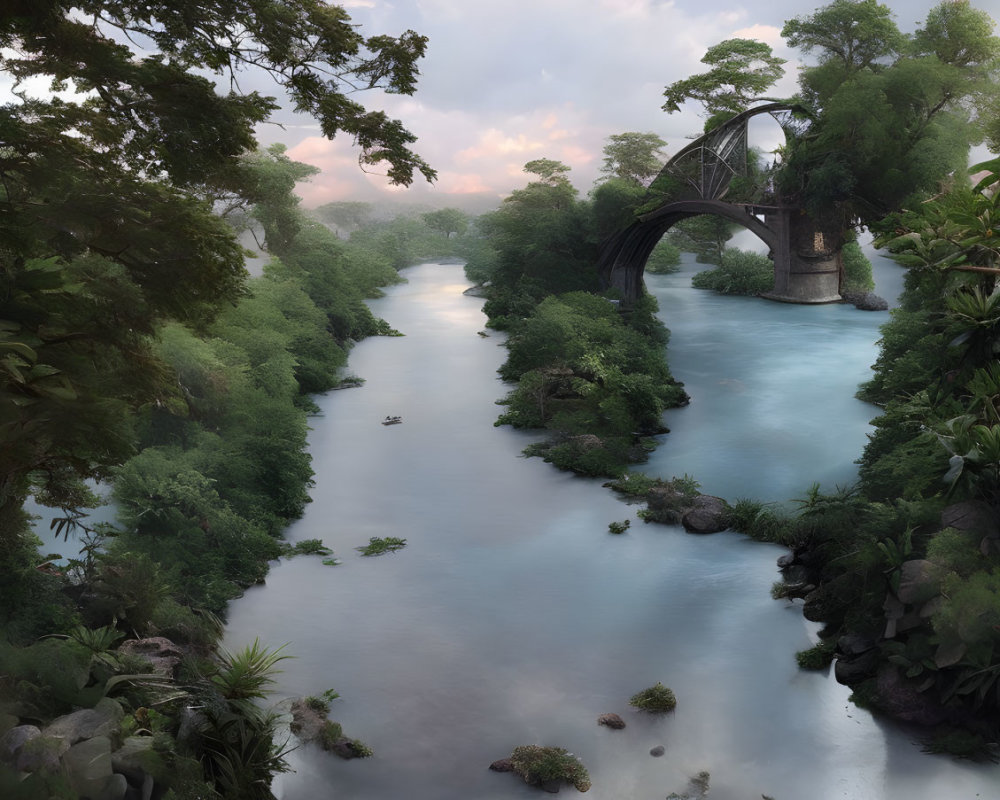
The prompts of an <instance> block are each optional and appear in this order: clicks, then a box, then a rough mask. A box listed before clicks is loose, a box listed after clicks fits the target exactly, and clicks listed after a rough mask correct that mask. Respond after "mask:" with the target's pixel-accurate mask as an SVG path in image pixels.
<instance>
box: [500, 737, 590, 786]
mask: <svg viewBox="0 0 1000 800" xmlns="http://www.w3.org/2000/svg"><path fill="white" fill-rule="evenodd" d="M510 765H511V767H512V769H513V771H514V772H516V773H517V774H518V775H520V776H521V777H522V778H524V782H525V783H528V784H531V785H532V786H541V787H543V788H548V787H550V786H552V785H553V784H554V785H555V787H556V790H557V791H558V784H559V782H561V781H565V782H566V783H569V784H571V785H572V786H573V787H574V788H576V789H577V790H578V791H581V792H586V791H587V790H588V789H589V788H590V775H589V774H588V773H587V768H586V767H584V766H583V764H582V763H581V762H580V760H579V759H578V758H577V757H576V756H574V755H573V754H572V753H569V752H567V750H566V749H565V748H563V747H542V746H540V745H536V744H529V745H522V746H521V747H515V748H514V752H513V753H511V754H510Z"/></svg>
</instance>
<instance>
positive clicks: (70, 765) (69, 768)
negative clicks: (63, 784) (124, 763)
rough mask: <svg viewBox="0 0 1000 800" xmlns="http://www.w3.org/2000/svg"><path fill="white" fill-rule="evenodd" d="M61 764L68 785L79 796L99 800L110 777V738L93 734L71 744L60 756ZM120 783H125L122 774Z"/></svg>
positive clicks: (122, 792)
mask: <svg viewBox="0 0 1000 800" xmlns="http://www.w3.org/2000/svg"><path fill="white" fill-rule="evenodd" d="M62 763H63V766H64V767H65V768H66V774H67V777H68V778H69V782H70V785H71V786H72V787H73V789H74V791H76V793H77V795H78V796H80V797H89V798H91V800H98V798H99V797H100V798H101V800H103V798H105V797H106V796H107V795H106V794H105V790H106V785H107V783H108V779H109V778H110V777H111V775H112V774H113V773H112V769H111V740H110V739H109V738H108V737H107V736H95V737H94V738H93V739H85V740H84V741H82V742H79V743H78V744H75V745H73V746H72V747H71V748H70V749H69V750H67V751H66V753H65V754H64V755H63V757H62ZM120 777H121V782H122V784H127V781H126V780H125V776H124V775H122V776H120ZM125 788H126V786H123V787H122V791H121V797H124V795H125Z"/></svg>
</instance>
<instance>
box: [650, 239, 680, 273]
mask: <svg viewBox="0 0 1000 800" xmlns="http://www.w3.org/2000/svg"><path fill="white" fill-rule="evenodd" d="M680 263H681V251H680V248H678V247H677V246H676V245H674V244H673V243H672V242H670V241H668V240H667V239H660V241H659V243H658V244H657V245H656V247H654V248H653V252H652V253H650V254H649V259H648V260H647V261H646V272H649V273H651V274H653V275H667V274H669V273H671V272H677V271H678V270H679V269H680Z"/></svg>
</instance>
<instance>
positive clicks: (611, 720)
mask: <svg viewBox="0 0 1000 800" xmlns="http://www.w3.org/2000/svg"><path fill="white" fill-rule="evenodd" d="M597 724H598V725H605V726H606V727H608V728H611V729H612V730H615V731H620V730H621V729H622V728H624V727H625V720H623V719H622V718H621V717H620V716H618V715H617V714H601V716H599V717H598V718H597Z"/></svg>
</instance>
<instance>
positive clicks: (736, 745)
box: [227, 264, 1000, 800]
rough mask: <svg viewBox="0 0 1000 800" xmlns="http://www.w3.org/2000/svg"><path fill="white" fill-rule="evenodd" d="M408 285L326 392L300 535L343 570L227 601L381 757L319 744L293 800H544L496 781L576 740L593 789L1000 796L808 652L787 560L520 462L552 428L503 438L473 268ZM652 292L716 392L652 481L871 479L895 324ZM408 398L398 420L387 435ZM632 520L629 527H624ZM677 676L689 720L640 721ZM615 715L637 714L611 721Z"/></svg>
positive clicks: (290, 794)
mask: <svg viewBox="0 0 1000 800" xmlns="http://www.w3.org/2000/svg"><path fill="white" fill-rule="evenodd" d="M405 274H406V276H407V277H408V279H409V283H407V284H406V285H401V286H397V287H393V288H392V289H390V290H389V291H388V293H387V296H386V297H385V298H383V299H380V300H377V301H374V302H373V303H372V306H373V309H374V310H375V312H376V313H377V314H378V315H380V316H383V317H384V318H386V319H387V320H388V321H389V323H390V324H392V325H393V326H394V327H396V328H398V329H400V330H401V331H403V332H404V333H405V334H406V336H405V337H403V338H380V339H370V340H366V341H364V342H362V343H361V344H359V345H358V346H357V347H356V348H355V349H354V350H353V351H352V353H351V359H350V366H351V371H352V372H354V373H355V374H357V375H359V376H361V377H363V378H364V379H365V380H366V383H365V384H364V386H363V387H362V388H359V389H351V390H345V391H338V392H331V393H330V394H328V395H326V396H325V397H322V398H320V399H319V404H320V406H321V408H322V413H321V414H320V415H319V416H317V417H315V418H314V419H313V420H312V427H313V431H312V435H311V450H312V454H313V458H314V468H315V470H316V486H315V488H314V490H313V498H314V501H313V503H312V504H311V505H310V506H309V507H308V509H307V511H306V515H305V517H304V518H303V519H302V520H301V521H299V522H298V523H296V524H295V525H293V526H292V528H291V529H290V531H289V535H290V538H291V539H293V540H298V539H306V538H321V539H323V540H324V541H325V542H326V543H327V545H328V546H330V547H332V548H333V549H334V550H335V551H336V554H337V556H338V557H339V558H340V559H341V560H342V562H343V563H342V564H341V565H340V566H337V567H328V566H324V565H323V564H322V563H321V560H320V559H319V558H313V557H298V558H295V559H292V560H289V561H283V562H281V563H279V564H277V565H275V567H274V569H273V570H272V572H271V574H270V576H269V577H268V580H267V584H266V585H265V586H260V587H255V588H253V589H251V590H250V591H248V592H247V594H246V596H245V597H244V598H242V599H241V600H239V601H237V602H236V603H234V604H233V607H232V611H231V614H230V620H229V626H228V633H227V646H229V647H230V648H238V647H242V646H243V645H245V644H248V643H249V642H252V641H253V639H254V638H255V637H260V639H261V641H262V642H263V643H265V644H267V645H269V646H272V647H277V646H280V645H282V644H286V643H287V652H289V653H292V654H294V656H295V658H294V659H291V660H289V661H286V662H283V664H282V666H283V668H284V672H283V673H282V674H281V675H280V676H279V682H278V685H277V694H276V701H278V702H279V703H281V702H284V701H285V698H290V697H293V696H298V695H307V694H319V693H321V692H323V691H325V690H326V689H329V688H333V689H335V690H337V691H338V692H339V693H340V694H341V699H339V700H336V701H335V702H334V704H333V710H332V715H331V716H332V717H333V718H334V719H336V720H337V721H339V722H340V723H342V724H343V726H344V729H345V731H346V732H347V733H348V735H350V736H354V737H357V738H359V739H361V740H363V741H365V742H366V743H368V744H369V745H370V746H371V747H372V748H373V749H374V751H375V756H374V758H371V759H366V760H357V761H350V762H345V761H341V760H340V759H338V758H336V757H335V756H332V755H330V754H327V753H324V752H322V751H320V750H318V749H317V748H315V747H313V746H304V747H301V748H299V749H297V750H295V751H294V752H292V753H291V755H290V760H291V763H292V765H293V767H294V769H295V772H294V773H291V774H288V775H284V776H281V777H280V778H279V780H278V782H277V783H276V785H275V787H274V788H275V791H276V793H277V794H278V796H279V797H280V798H282V800H314V799H315V798H327V797H329V798H334V797H335V798H338V800H346V799H347V798H359V799H360V798H366V799H370V800H396V798H400V799H401V798H417V799H418V800H421V799H426V800H452V799H454V800H459V799H461V800H479V798H483V799H484V800H491V799H493V798H496V799H497V800H499V799H500V798H519V797H525V798H526V797H537V796H538V794H537V791H538V790H536V789H532V788H530V787H527V786H526V785H524V784H523V783H520V782H519V781H518V779H517V778H515V777H513V776H511V775H504V774H497V773H493V772H490V771H489V770H488V769H487V767H488V765H489V764H490V762H492V761H494V760H495V759H498V758H502V757H505V756H507V755H509V753H510V751H511V750H512V749H513V748H514V747H515V746H517V745H521V744H543V745H556V746H561V747H565V748H567V749H568V750H570V751H571V752H573V753H575V754H576V755H577V756H579V757H580V758H581V759H582V760H583V762H584V764H585V765H586V766H587V768H588V769H589V771H590V775H591V778H592V781H593V788H592V789H591V790H590V792H589V793H588V797H593V798H596V799H597V800H611V799H612V798H614V799H615V800H617V799H619V798H628V800H633V798H634V799H635V800H641V799H642V798H650V800H653V799H654V798H663V797H665V796H666V795H667V794H669V793H671V792H680V791H683V790H684V789H685V787H686V785H687V779H688V777H690V776H692V775H694V774H696V773H698V772H699V771H701V770H707V771H708V772H709V773H710V774H711V785H712V790H711V795H710V797H711V798H713V800H752V798H758V797H760V796H761V795H762V794H766V795H769V796H771V797H774V798H776V800H807V799H808V800H834V798H838V799H840V798H848V799H849V800H931V799H932V798H933V799H934V800H941V799H942V798H947V799H948V800H953V799H954V800H964V799H965V798H968V800H974V798H977V797H982V798H986V797H993V796H995V788H996V785H997V779H998V778H1000V769H998V768H997V767H993V766H990V767H981V766H974V765H968V764H960V763H956V762H953V761H950V760H946V759H942V758H937V757H930V756H926V755H923V754H922V753H921V752H920V750H919V746H918V745H917V744H915V743H914V741H913V736H912V734H911V733H910V732H908V731H906V730H903V729H900V728H897V727H895V726H892V725H889V724H887V723H884V722H882V721H879V720H876V719H874V718H873V717H872V716H871V715H869V714H868V713H866V712H865V711H862V710H860V709H858V708H855V707H854V706H853V705H852V704H851V703H850V702H849V700H848V694H849V692H848V690H847V689H846V688H845V687H843V686H840V685H839V684H837V683H836V681H835V680H834V679H833V677H832V675H831V674H829V673H813V672H802V671H799V670H798V669H797V668H796V666H795V661H794V654H795V652H796V651H797V650H801V649H803V648H805V647H808V646H809V645H810V644H812V643H813V642H814V641H815V639H816V626H815V625H814V624H813V623H809V622H807V621H805V620H804V619H803V618H802V616H801V614H800V612H799V609H798V607H797V606H795V605H793V604H791V603H788V602H786V601H780V602H779V601H774V600H772V599H771V597H770V594H769V590H770V587H771V584H772V583H773V582H774V581H775V580H777V579H778V577H779V576H778V572H777V568H776V566H775V560H776V558H777V557H778V556H780V555H781V554H782V552H783V550H782V549H781V548H778V547H776V546H772V545H763V544H758V543H754V542H751V541H749V540H747V539H745V538H742V537H740V536H738V535H736V534H732V533H722V534H716V535H713V536H707V537H706V536H701V537H699V536H693V535H689V534H686V533H684V532H683V531H682V530H680V529H678V528H675V527H669V526H655V525H645V524H643V523H642V522H641V521H639V520H638V519H637V517H636V516H635V511H636V507H635V506H629V505H626V504H624V503H622V502H621V501H620V500H618V499H617V498H616V497H615V496H614V495H613V494H612V493H611V492H610V491H609V490H607V489H605V488H603V487H602V486H601V483H600V481H595V480H586V479H580V478H575V477H571V476H568V475H565V474H563V473H560V472H558V471H556V470H554V469H553V468H551V467H550V466H549V465H547V464H544V463H543V462H541V461H539V460H537V459H525V458H523V457H522V456H521V455H520V451H521V449H522V448H523V447H524V446H525V444H527V443H528V442H530V441H531V440H532V437H531V436H530V435H528V434H524V433H519V432H516V431H512V430H510V429H507V428H495V427H493V420H494V419H495V417H496V415H497V412H498V410H499V409H498V408H497V407H496V406H495V405H494V401H495V400H496V399H497V398H499V397H501V396H502V395H503V394H504V386H503V385H502V384H501V383H500V382H499V380H498V379H497V376H496V372H495V371H496V369H497V367H498V366H499V365H500V364H501V362H502V360H503V356H504V350H503V348H502V347H500V346H499V345H500V344H501V343H502V341H501V338H500V336H499V335H497V334H491V335H490V336H488V337H485V338H484V337H481V336H479V335H477V331H480V330H482V329H483V325H484V322H485V320H484V318H483V316H482V314H481V312H480V307H481V300H478V299H476V298H472V297H467V296H465V295H463V294H462V292H463V290H464V289H465V288H466V287H467V286H468V284H467V282H466V281H465V280H464V277H463V275H462V271H461V268H460V267H458V266H454V265H436V264H425V265H421V266H418V267H413V268H411V269H408V270H406V271H405ZM650 284H651V287H652V288H653V290H654V291H656V293H657V294H658V295H659V296H660V297H661V305H662V307H663V315H664V317H665V319H666V320H667V322H668V324H669V325H670V327H671V328H672V329H673V340H672V345H671V363H672V366H673V369H674V371H675V374H676V375H677V377H678V378H679V379H681V380H683V381H685V383H686V384H687V385H688V387H689V390H690V391H691V393H692V396H693V397H694V401H693V402H692V404H691V406H690V407H689V408H687V409H682V410H679V411H677V412H672V414H674V415H675V417H672V418H671V419H670V420H669V421H668V424H669V425H670V426H671V427H673V428H674V432H673V433H671V434H670V435H668V436H667V437H666V438H665V441H664V444H663V446H662V448H661V451H660V452H659V453H657V454H656V456H655V459H654V461H653V462H651V465H647V471H648V468H649V466H653V467H654V468H657V469H658V468H660V467H659V466H657V465H665V466H664V467H663V468H664V469H668V470H669V472H671V473H677V472H679V473H682V474H683V473H684V472H687V473H690V474H693V475H697V477H698V479H699V480H700V481H701V482H702V483H703V485H704V486H705V488H706V489H707V490H710V491H713V492H715V493H718V494H723V495H726V496H729V495H731V494H733V493H737V494H739V493H742V494H749V493H753V494H754V495H756V496H760V497H765V498H774V499H779V500H780V499H784V498H786V497H788V496H790V495H789V492H791V493H793V495H794V493H795V492H797V491H799V490H800V489H801V487H802V486H804V485H808V483H809V482H811V481H812V480H814V479H820V478H821V479H823V480H831V481H834V482H836V481H841V480H849V479H850V478H851V476H852V475H853V474H854V473H853V470H854V465H853V460H854V459H855V458H856V457H857V455H858V453H859V452H860V447H861V445H862V444H863V442H864V436H865V432H866V430H867V421H868V419H869V418H870V416H871V409H870V408H869V407H865V406H863V405H862V404H859V403H857V401H855V400H854V399H853V397H852V395H853V392H854V390H855V387H856V384H857V383H858V382H859V381H860V380H862V379H863V378H864V376H865V375H866V374H867V373H866V371H867V369H868V366H869V364H870V363H871V361H872V359H873V355H874V352H875V351H874V344H873V343H874V340H875V338H876V337H877V325H878V324H880V322H881V321H883V320H884V319H886V314H885V313H881V314H870V315H864V314H863V313H862V312H857V311H854V310H853V309H850V308H846V307H841V306H836V307H834V306H829V307H822V308H801V307H788V306H779V305H774V304H768V303H765V302H762V301H749V300H735V299H725V298H713V297H712V296H709V295H704V294H702V295H699V294H697V293H693V290H686V289H685V288H684V280H683V278H677V277H676V276H674V277H668V278H664V279H654V280H651V281H650ZM699 309H700V310H699ZM769 321H770V322H769ZM716 336H718V337H721V338H714V339H713V338H712V337H716ZM791 347H794V348H796V349H795V351H794V352H796V353H800V354H801V353H805V354H807V356H808V357H807V358H806V359H805V360H806V361H807V362H808V363H805V364H803V363H798V362H799V361H800V360H802V359H801V358H800V357H797V356H795V355H794V354H792V352H791V351H790V350H789V348H791ZM722 380H726V381H739V382H741V383H742V384H743V385H742V387H741V386H740V385H739V384H737V383H720V381H722ZM720 398H721V399H720ZM734 399H735V402H733V401H734ZM723 402H726V403H728V405H720V404H722V403H723ZM725 409H728V410H725ZM394 414H399V415H402V417H403V424H402V425H395V426H389V427H385V426H382V425H381V424H380V421H381V419H383V418H384V417H385V416H387V415H394ZM681 415H687V416H686V417H685V418H683V419H682V418H681ZM830 427H834V428H835V429H836V430H835V435H833V436H828V435H827V433H828V431H827V429H828V428H830ZM691 442H693V443H694V444H691ZM755 448H756V449H755ZM696 458H697V459H700V460H698V461H696ZM786 462H787V464H786ZM790 465H795V466H790ZM828 476H829V477H828ZM793 495H792V496H793ZM624 519H629V520H631V522H632V525H631V528H630V529H629V532H628V533H627V534H625V535H622V536H613V535H610V534H609V533H608V527H607V526H608V523H609V522H612V521H621V520H624ZM372 536H401V537H404V538H406V539H407V542H408V544H407V546H406V547H405V548H404V549H403V550H401V551H399V552H397V553H394V554H389V555H385V556H382V557H379V558H363V557H361V556H360V555H359V554H358V553H357V552H356V551H355V550H354V548H355V547H358V546H360V545H364V544H366V543H367V542H368V539H369V538H370V537H372ZM657 681H662V682H663V683H664V684H666V685H667V686H670V687H671V688H672V689H673V690H674V692H675V693H676V695H677V698H678V706H677V710H676V711H675V712H674V713H672V714H670V715H667V716H665V717H653V716H648V715H643V714H640V713H638V712H634V711H633V710H632V709H630V708H629V706H628V705H627V701H628V698H629V697H630V696H631V695H632V694H633V693H634V692H636V691H638V690H639V689H642V688H645V687H647V686H650V685H652V684H653V683H655V682H657ZM606 712H617V713H619V714H621V715H622V716H623V717H624V718H625V720H626V722H627V727H626V729H625V730H622V731H610V730H608V729H607V728H604V727H600V726H598V725H597V722H596V721H597V717H598V716H599V715H600V714H602V713H606ZM661 744H662V745H664V746H665V748H666V754H665V755H664V756H663V757H662V758H653V757H651V756H650V755H649V750H650V748H652V747H654V746H656V745H661ZM564 791H567V792H571V793H572V792H573V791H574V790H573V789H571V788H566V789H565V790H564Z"/></svg>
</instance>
